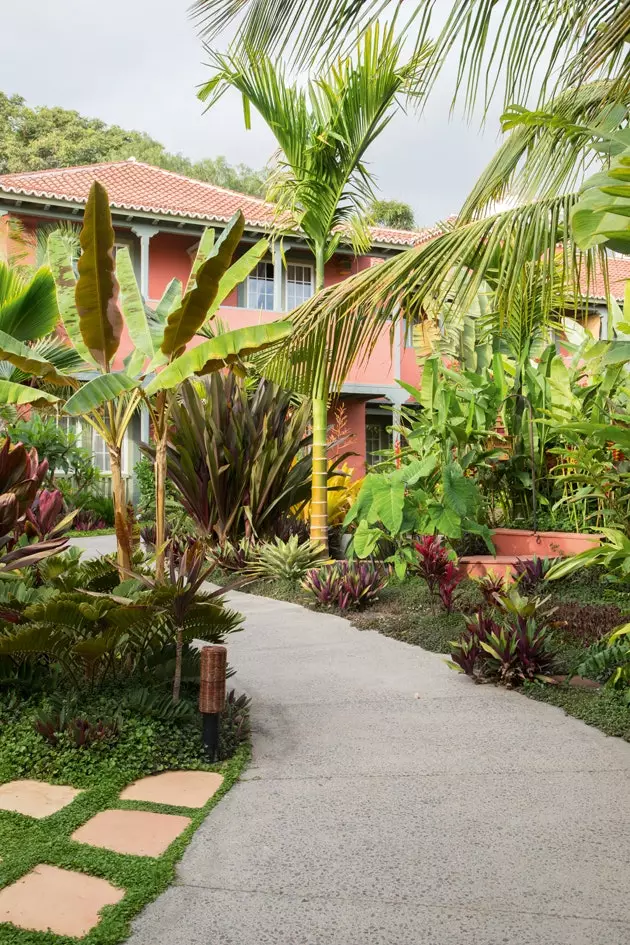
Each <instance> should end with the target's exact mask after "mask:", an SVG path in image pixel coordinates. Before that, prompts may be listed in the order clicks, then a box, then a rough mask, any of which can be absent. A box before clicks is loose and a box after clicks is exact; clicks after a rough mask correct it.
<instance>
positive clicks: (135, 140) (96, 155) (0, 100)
mask: <svg viewBox="0 0 630 945" xmlns="http://www.w3.org/2000/svg"><path fill="white" fill-rule="evenodd" d="M128 157H135V158H137V160H138V161H144V162H146V163H147V164H154V165H156V166H157V167H163V168H165V169H166V170H169V171H175V172H176V173H178V174H185V175H186V176H188V177H194V178H196V179H197V180H203V181H207V182H208V183H210V184H216V185H217V186H219V187H229V188H230V189H231V190H238V191H240V192H241V193H245V194H252V195H254V196H262V195H263V193H264V190H265V186H266V181H267V171H266V169H263V170H259V171H256V170H253V169H252V168H251V167H248V166H247V165H246V164H237V165H231V164H228V162H227V161H226V159H225V158H224V157H222V156H219V157H217V158H204V159H203V160H201V161H191V160H190V158H187V157H183V155H181V154H171V153H170V152H169V151H167V150H166V149H165V147H164V145H163V144H160V142H159V141H156V140H155V139H154V138H151V137H150V135H148V134H146V133H145V132H143V131H127V130H125V129H124V128H121V127H120V126H119V125H107V124H105V122H104V121H101V120H100V119H99V118H86V117H85V116H83V115H80V114H79V112H76V111H71V110H69V109H66V108H46V107H40V108H29V106H28V105H26V103H25V101H24V99H23V98H21V97H20V96H19V95H13V96H11V97H10V98H9V97H8V96H7V95H5V94H4V92H0V174H8V173H20V172H22V171H39V170H45V169H47V168H52V167H72V166H73V165H75V164H97V163H99V162H100V161H122V160H124V159H125V158H128Z"/></svg>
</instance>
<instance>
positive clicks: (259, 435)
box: [146, 373, 343, 544]
mask: <svg viewBox="0 0 630 945" xmlns="http://www.w3.org/2000/svg"><path fill="white" fill-rule="evenodd" d="M308 418H309V410H308V404H306V403H300V404H298V406H295V404H294V401H293V399H292V398H291V396H290V395H289V394H288V393H286V392H284V391H281V390H280V389H279V388H277V387H276V386H275V385H273V384H271V383H269V382H265V381H261V382H260V383H259V384H258V385H257V386H256V387H255V388H254V389H253V391H252V390H250V389H249V387H248V385H247V384H246V383H245V382H243V381H242V380H240V379H239V378H238V377H236V376H235V375H234V374H232V373H230V374H225V375H222V374H218V373H217V374H214V375H212V376H211V377H210V378H207V379H205V380H203V381H200V382H188V383H186V384H184V385H183V386H182V388H181V389H180V394H179V397H178V399H177V401H176V402H175V403H174V404H173V405H172V408H171V427H170V432H169V448H168V458H167V461H168V478H169V480H170V482H171V483H172V484H173V486H174V487H175V488H176V489H177V491H178V493H179V497H180V500H181V503H182V505H183V506H184V508H185V509H186V511H187V512H188V514H189V515H190V516H191V518H192V519H193V521H194V522H195V524H196V526H197V527H198V529H199V531H200V533H201V534H202V535H208V536H213V537H216V539H218V541H219V543H220V544H223V543H225V541H226V540H230V541H232V542H234V541H237V540H238V538H239V537H240V536H242V535H243V534H244V533H249V534H251V533H254V534H262V535H264V534H270V533H273V530H274V525H275V523H276V522H277V521H278V520H279V519H280V518H281V517H282V516H283V515H286V514H287V513H288V512H289V510H290V509H291V508H293V507H294V506H299V505H300V504H303V503H304V502H305V501H306V500H307V498H308V495H309V490H310V456H309V455H308V453H307V452H306V447H308V445H309V444H310V439H309V437H308V436H307V433H306V429H307V424H308ZM146 452H148V453H149V455H154V452H155V451H154V449H152V448H149V449H147V450H146ZM342 460H343V457H340V458H339V460H338V462H340V461H342ZM333 471H334V469H333Z"/></svg>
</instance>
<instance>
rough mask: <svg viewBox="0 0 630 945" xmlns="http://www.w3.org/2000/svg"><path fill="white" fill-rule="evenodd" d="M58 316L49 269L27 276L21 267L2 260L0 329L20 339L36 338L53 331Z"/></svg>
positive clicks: (0, 272) (0, 273) (53, 284)
mask: <svg viewBox="0 0 630 945" xmlns="http://www.w3.org/2000/svg"><path fill="white" fill-rule="evenodd" d="M58 318H59V311H58V308H57V299H56V295H55V282H54V279H53V277H52V274H51V272H50V270H49V269H46V268H42V269H38V270H37V272H36V273H35V275H34V276H32V278H28V277H27V275H26V273H25V272H24V271H23V270H22V269H20V268H19V267H17V266H10V265H9V264H8V263H5V262H2V261H0V331H3V332H5V333H6V334H7V335H11V336H12V337H13V338H15V339H16V340H17V341H25V342H26V341H35V340H37V339H38V338H42V337H43V336H44V335H48V334H50V332H51V331H52V330H53V328H54V327H55V325H56V323H57V319H58Z"/></svg>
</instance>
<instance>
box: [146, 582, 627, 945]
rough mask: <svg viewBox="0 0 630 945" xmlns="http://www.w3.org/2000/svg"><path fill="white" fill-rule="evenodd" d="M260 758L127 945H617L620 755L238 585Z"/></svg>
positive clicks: (432, 660)
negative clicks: (243, 591) (256, 595)
mask: <svg viewBox="0 0 630 945" xmlns="http://www.w3.org/2000/svg"><path fill="white" fill-rule="evenodd" d="M231 598H232V602H233V604H234V606H235V607H237V608H238V609H240V610H241V611H243V613H245V614H246V617H247V627H246V630H245V631H244V632H242V633H239V634H236V635H235V636H234V637H233V638H232V640H231V642H230V644H229V649H230V662H231V663H232V664H233V665H234V666H235V667H236V668H237V670H238V674H237V677H236V685H237V688H238V689H240V690H245V691H247V692H248V693H249V694H250V695H251V696H252V697H253V721H254V758H253V763H252V765H251V766H250V767H249V769H248V770H247V772H246V774H245V777H244V779H243V781H242V782H241V783H239V784H237V785H236V786H235V787H234V788H233V789H232V790H231V791H230V793H229V794H228V795H227V796H226V798H225V799H224V800H222V801H221V803H220V804H219V805H218V807H217V808H216V809H215V810H213V811H212V814H211V815H210V816H209V817H208V819H207V820H206V822H205V823H204V825H203V826H202V827H201V829H200V830H199V831H198V832H197V834H196V835H195V837H194V839H193V841H192V843H191V845H190V847H189V848H188V851H187V853H186V854H185V856H184V859H183V861H182V863H181V865H180V868H179V871H178V878H177V881H176V884H175V885H174V886H172V887H171V888H170V889H169V890H168V891H167V892H166V893H165V894H164V895H163V896H161V897H160V898H159V899H158V900H157V901H156V902H155V903H154V904H153V905H151V906H150V907H149V908H147V909H146V910H145V912H144V913H143V914H142V915H141V916H140V918H139V919H138V921H137V922H136V923H135V927H134V934H133V935H132V937H131V939H130V941H131V943H132V945H506V943H507V945H627V943H628V942H630V896H629V895H628V890H629V889H630V817H629V815H628V810H629V806H628V800H629V794H630V745H629V744H626V743H624V742H622V741H619V740H616V739H610V738H606V737H605V736H604V735H602V734H601V733H600V732H598V731H596V730H595V729H592V728H589V727H588V726H586V725H584V724H583V723H581V722H579V721H577V720H574V719H571V718H567V717H566V716H565V715H564V714H563V713H562V712H561V711H560V710H557V709H554V708H551V707H549V706H545V705H542V704H539V703H536V702H533V701H531V700H528V699H526V698H525V697H523V696H521V695H518V694H517V693H512V692H506V691H505V690H501V689H497V688H494V687H493V686H474V685H472V684H471V683H470V682H469V681H468V680H467V679H465V678H463V677H461V676H458V675H457V674H456V673H454V672H452V671H451V670H449V669H448V668H447V667H446V666H445V665H444V662H443V660H442V659H441V658H440V657H439V656H436V655H434V654H431V653H427V652H425V651H423V650H421V649H419V648H417V647H412V646H409V645H406V644H403V643H398V642H396V641H394V640H390V639H387V638H386V637H384V636H381V635H380V634H377V633H373V632H360V631H358V630H355V629H354V628H353V627H351V626H350V624H348V623H347V622H346V621H345V620H342V619H340V618H336V617H331V616H323V615H320V614H317V613H314V612H311V611H306V610H304V609H302V608H301V607H298V606H296V605H292V604H285V603H278V602H276V601H271V600H267V599H265V598H261V597H254V596H249V595H245V594H232V595H231Z"/></svg>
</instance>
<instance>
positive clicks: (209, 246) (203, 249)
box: [184, 229, 214, 295]
mask: <svg viewBox="0 0 630 945" xmlns="http://www.w3.org/2000/svg"><path fill="white" fill-rule="evenodd" d="M213 248H214V230H208V229H206V230H204V231H203V233H202V234H201V239H200V240H199V246H198V247H197V252H196V253H195V258H194V260H193V264H192V268H191V270H190V275H189V276H188V282H187V283H186V292H185V293H184V294H185V295H186V294H188V292H191V291H192V289H194V288H195V282H196V279H197V273H198V272H199V269H200V268H201V266H202V264H203V263H205V261H206V259H207V258H208V256H209V255H210V253H211V252H212V250H213Z"/></svg>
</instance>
